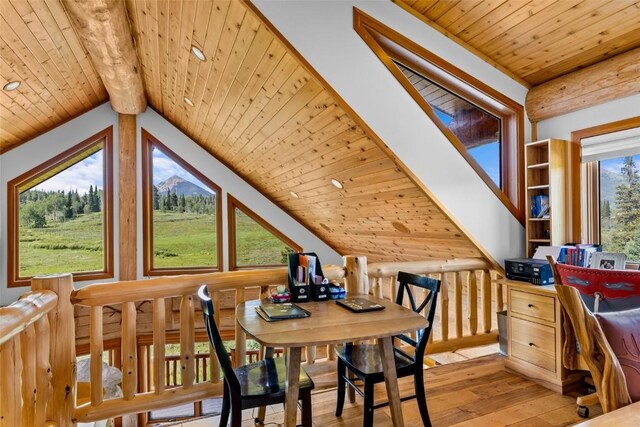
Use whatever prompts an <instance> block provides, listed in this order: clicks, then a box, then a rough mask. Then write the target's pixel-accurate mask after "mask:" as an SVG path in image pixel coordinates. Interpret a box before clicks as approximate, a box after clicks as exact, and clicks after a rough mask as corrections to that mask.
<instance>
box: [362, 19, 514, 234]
mask: <svg viewBox="0 0 640 427" xmlns="http://www.w3.org/2000/svg"><path fill="white" fill-rule="evenodd" d="M354 29H355V30H356V32H357V33H358V34H359V35H360V36H361V37H362V39H363V40H364V41H365V43H367V45H368V46H369V47H370V48H371V50H372V51H373V52H374V53H375V54H376V56H377V57H378V58H379V59H380V61H382V63H383V64H384V65H385V66H386V67H387V68H388V69H389V71H390V72H391V74H392V75H393V76H394V77H395V78H396V79H397V80H398V82H399V83H400V84H401V85H402V86H403V87H404V88H405V90H406V91H407V92H408V93H409V95H410V96H411V97H412V98H413V99H414V100H415V101H416V103H417V104H418V105H419V106H420V107H421V108H422V109H423V110H424V112H425V113H426V114H427V115H428V116H429V118H430V119H431V120H432V121H433V122H434V123H435V124H436V126H438V127H439V128H440V130H441V131H442V133H443V134H444V136H445V137H447V139H448V140H449V141H450V142H451V144H452V145H453V146H454V147H455V148H456V149H457V150H458V151H459V152H460V154H461V155H462V156H463V157H464V158H465V159H466V160H467V162H468V163H469V165H471V167H473V168H474V170H475V171H476V173H477V174H478V175H479V176H480V178H482V179H483V180H484V181H485V183H486V184H487V186H488V187H489V188H490V189H491V190H492V191H493V192H494V193H495V194H496V196H497V197H498V198H499V199H500V200H501V201H502V202H503V204H504V205H505V206H506V207H507V208H508V209H509V211H510V212H511V213H512V214H513V215H514V216H515V217H517V218H518V219H519V220H520V221H521V222H523V221H524V191H523V185H522V182H523V152H522V146H523V144H524V108H523V107H522V105H520V104H518V103H517V102H515V101H513V100H512V99H510V98H508V97H507V96H505V95H503V94H501V93H500V92H498V91H496V90H495V89H493V88H491V87H489V86H488V85H486V84H484V83H483V82H481V81H479V80H478V79H476V78H474V77H473V76H471V75H469V74H467V73H465V72H464V71H462V70H460V69H458V68H456V67H455V66H453V65H451V64H449V63H447V62H446V61H445V60H443V59H442V58H440V57H438V56H436V55H435V54H433V53H432V52H430V51H428V50H426V49H425V48H423V47H422V46H420V45H418V44H417V43H414V42H413V41H411V40H409V39H407V38H406V37H404V36H402V35H401V34H399V33H398V32H396V31H394V30H392V29H391V28H389V27H387V26H385V25H383V24H382V23H380V22H378V21H376V20H375V19H373V18H371V17H370V16H368V15H366V14H365V13H363V12H361V11H359V10H357V9H356V10H354Z"/></svg>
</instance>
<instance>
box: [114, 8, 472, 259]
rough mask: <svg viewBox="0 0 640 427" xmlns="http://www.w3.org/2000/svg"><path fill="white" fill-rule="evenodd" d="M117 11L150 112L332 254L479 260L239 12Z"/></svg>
mask: <svg viewBox="0 0 640 427" xmlns="http://www.w3.org/2000/svg"><path fill="white" fill-rule="evenodd" d="M126 5H127V10H128V13H129V17H130V20H131V22H132V30H133V33H134V37H135V40H136V45H137V47H138V53H139V56H140V59H141V62H142V67H143V76H144V81H145V87H146V91H147V96H148V99H149V103H150V105H151V106H153V108H155V109H156V110H157V111H158V112H159V113H160V114H162V115H163V116H165V117H166V118H168V119H169V120H170V121H171V122H172V123H173V124H174V125H176V126H177V127H178V128H180V129H181V130H182V131H183V132H184V133H185V134H187V135H188V136H189V137H191V138H192V139H193V140H194V141H196V142H197V143H198V144H200V145H201V146H202V147H204V148H205V149H206V150H207V151H209V152H210V153H212V154H213V155H214V156H216V157H217V158H218V159H220V160H222V161H223V162H224V163H226V164H227V165H229V166H230V167H231V168H232V169H233V170H234V171H236V172H237V173H238V174H239V175H240V176H242V177H243V178H244V179H245V180H246V181H248V182H249V183H251V184H252V185H254V186H255V187H256V188H258V189H259V190H260V191H262V192H263V193H264V194H265V195H266V196H267V197H269V198H270V199H271V200H272V201H274V202H275V203H277V204H278V205H280V206H281V207H282V208H283V209H284V210H285V211H287V212H289V213H290V214H292V215H293V216H294V217H296V218H297V219H298V220H300V221H301V222H302V223H303V224H305V225H306V226H307V227H308V228H309V229H311V230H312V231H313V232H314V233H316V234H317V235H318V236H320V237H321V238H323V239H324V240H325V241H327V242H329V243H330V244H331V245H332V246H333V247H334V248H335V249H336V250H337V251H338V252H340V253H342V254H366V255H368V256H369V257H370V259H372V260H414V259H425V258H430V257H437V258H451V257H453V256H459V257H465V256H482V255H481V253H480V251H479V250H478V249H477V248H476V247H475V246H474V245H473V244H472V243H471V241H470V240H469V239H468V238H466V237H465V236H464V235H463V233H462V232H460V230H459V229H458V228H457V227H456V225H455V224H454V223H453V222H452V221H451V220H450V219H448V218H447V216H445V215H444V214H443V213H442V212H441V211H440V210H439V209H438V208H437V207H436V206H435V204H434V203H433V201H432V200H431V199H430V198H429V197H427V196H426V195H425V194H424V192H423V191H422V190H420V189H419V188H418V187H417V186H416V185H415V184H414V183H413V182H412V181H411V180H410V179H409V177H408V176H407V175H406V174H405V173H404V172H402V171H401V170H400V169H399V168H398V167H397V166H396V164H395V163H394V162H393V160H391V159H390V158H389V157H388V156H387V155H386V154H385V153H384V152H383V151H382V150H381V149H380V148H379V147H378V145H377V144H376V143H375V142H373V141H372V140H371V139H369V138H368V137H367V136H366V135H365V133H364V131H363V130H362V129H361V128H360V127H358V126H357V125H356V124H355V123H354V122H353V121H352V120H351V119H350V118H349V117H348V116H347V114H346V113H345V111H344V110H343V109H342V108H340V107H339V106H338V105H337V104H336V103H335V102H334V100H333V99H332V97H331V95H330V94H329V92H328V91H326V90H325V89H323V87H322V86H321V85H320V84H319V83H318V81H317V80H316V79H315V78H314V77H313V76H312V75H311V74H310V73H309V72H307V71H306V70H305V69H304V68H303V67H302V66H300V64H299V63H298V62H297V61H296V59H295V58H293V57H292V56H291V55H290V54H289V53H287V51H286V49H285V47H284V46H283V45H282V43H281V42H280V41H279V40H277V39H276V38H275V37H274V36H273V34H271V33H270V32H269V30H268V29H267V27H266V26H265V25H263V24H262V23H261V22H260V21H259V20H258V19H257V18H256V17H255V15H253V14H252V13H251V12H250V11H248V10H247V8H246V7H245V6H244V5H243V4H242V3H240V2H230V3H229V2H226V1H221V2H214V3H211V2H206V1H198V2H138V1H134V0H128V1H127V2H126ZM192 45H195V46H197V47H198V48H200V49H202V51H203V52H204V54H205V56H206V61H205V62H202V61H199V60H198V59H196V57H195V56H194V55H192V54H191V53H190V48H191V46H192ZM184 98H187V99H189V100H190V101H191V103H192V104H193V106H190V105H189V103H187V102H186V101H185V99H184ZM157 136H158V137H160V138H162V135H157ZM332 178H334V179H337V180H339V181H340V182H341V183H343V185H344V189H342V190H339V189H337V188H336V187H334V186H333V185H332V184H331V179H332ZM291 192H295V193H296V195H297V197H295V196H294V195H292V194H291ZM283 232H284V233H285V234H286V230H283ZM306 249H312V248H306Z"/></svg>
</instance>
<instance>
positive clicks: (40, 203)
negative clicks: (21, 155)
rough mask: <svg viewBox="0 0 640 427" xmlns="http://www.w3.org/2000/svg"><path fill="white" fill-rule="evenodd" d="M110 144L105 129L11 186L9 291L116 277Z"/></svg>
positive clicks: (14, 181) (110, 133)
mask: <svg viewBox="0 0 640 427" xmlns="http://www.w3.org/2000/svg"><path fill="white" fill-rule="evenodd" d="M111 139H112V129H111V128H108V129H105V130H104V131H102V132H100V133H98V134H96V135H94V136H92V137H91V138H89V139H87V140H86V141H84V142H82V143H80V144H78V145H76V146H75V147H72V148H71V149H69V150H67V151H65V152H64V153H62V154H60V155H58V156H56V157H55V158H53V159H51V160H49V161H47V162H45V163H43V164H42V165H40V166H37V167H36V168H34V169H32V170H31V171H29V172H27V173H25V174H24V175H22V176H20V177H18V178H16V179H14V180H12V181H11V182H9V185H8V188H9V218H8V226H9V230H10V232H9V248H13V250H9V284H10V286H26V285H28V284H29V279H30V278H31V277H33V276H35V275H41V274H54V273H66V272H72V273H73V278H74V280H76V281H79V280H89V279H100V278H107V277H113V248H112V245H111V242H112V241H113V238H112V227H111V220H112V212H111V199H112V196H111V194H112V190H111V188H112V177H111V165H112V161H111V159H112V151H111ZM52 260H55V262H52Z"/></svg>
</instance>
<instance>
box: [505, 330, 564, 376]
mask: <svg viewBox="0 0 640 427" xmlns="http://www.w3.org/2000/svg"><path fill="white" fill-rule="evenodd" d="M510 320H511V331H510V335H511V357H514V358H516V359H520V360H524V361H525V362H528V363H531V364H533V365H536V366H539V367H541V368H543V369H546V370H547V371H551V372H556V339H555V338H556V335H555V333H556V330H555V328H553V327H551V326H545V325H540V324H538V323H535V322H529V321H527V320H522V319H518V318H515V317H512V318H511V319H510Z"/></svg>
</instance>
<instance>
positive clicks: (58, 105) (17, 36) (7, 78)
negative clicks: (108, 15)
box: [0, 0, 107, 153]
mask: <svg viewBox="0 0 640 427" xmlns="http://www.w3.org/2000/svg"><path fill="white" fill-rule="evenodd" d="M16 80H17V81H20V82H21V84H20V87H19V88H18V89H17V90H14V91H4V90H2V91H0V98H1V102H0V122H1V123H2V126H0V153H3V152H5V151H7V150H8V149H10V148H12V147H14V146H16V145H18V144H21V143H23V142H25V141H27V140H29V139H31V138H33V137H34V136H37V135H39V134H41V133H44V132H46V131H48V130H50V129H51V128H53V127H55V126H58V125H59V124H61V123H63V122H65V121H67V120H69V119H71V118H73V117H76V116H78V115H80V114H82V113H84V112H86V111H88V110H90V109H92V108H94V107H96V106H97V105H100V104H102V103H103V102H105V101H106V100H107V92H106V91H105V88H104V86H103V85H102V81H101V80H100V77H99V76H98V74H97V73H96V72H95V70H94V69H93V65H92V63H91V60H90V58H89V56H88V54H87V52H86V50H85V49H84V47H83V46H82V44H81V43H80V40H79V39H78V36H77V34H76V32H75V30H74V28H73V26H72V25H71V22H70V20H69V17H68V16H67V14H66V12H65V10H64V8H63V7H62V4H61V3H60V2H59V1H57V0H56V1H47V2H44V1H41V0H39V1H24V0H2V1H0V86H4V85H5V84H6V83H7V82H11V81H16Z"/></svg>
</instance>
